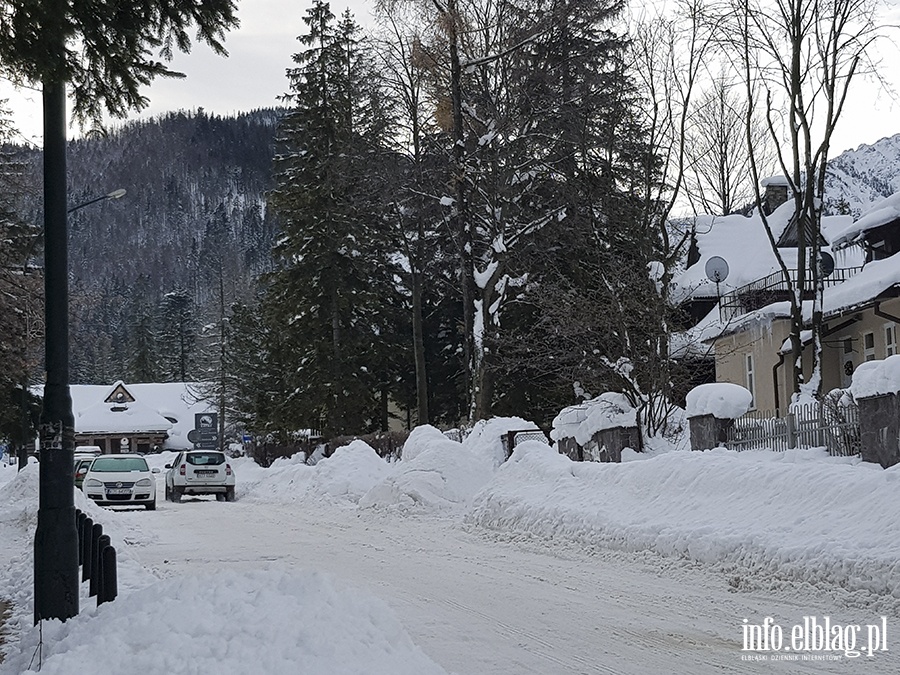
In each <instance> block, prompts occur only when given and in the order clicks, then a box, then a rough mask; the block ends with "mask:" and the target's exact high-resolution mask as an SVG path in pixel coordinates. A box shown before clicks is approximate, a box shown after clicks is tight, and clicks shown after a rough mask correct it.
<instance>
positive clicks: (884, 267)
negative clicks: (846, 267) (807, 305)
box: [822, 255, 900, 316]
mask: <svg viewBox="0 0 900 675" xmlns="http://www.w3.org/2000/svg"><path fill="white" fill-rule="evenodd" d="M896 284H900V255H894V256H891V257H890V258H885V259H883V260H873V261H871V262H868V263H866V265H865V267H863V268H862V270H861V271H860V272H859V273H858V274H855V275H853V276H852V277H850V278H849V279H847V280H846V281H844V282H842V283H840V284H837V285H836V286H830V287H828V288H826V289H825V291H824V293H823V295H822V308H823V310H824V312H825V315H826V316H828V315H830V314H836V313H838V312H841V311H845V310H848V309H853V308H855V307H858V306H860V305H863V304H865V303H867V302H869V301H871V300H872V299H874V298H876V297H877V296H879V295H881V294H882V293H883V292H884V291H886V290H887V289H889V288H890V287H891V286H894V285H896Z"/></svg>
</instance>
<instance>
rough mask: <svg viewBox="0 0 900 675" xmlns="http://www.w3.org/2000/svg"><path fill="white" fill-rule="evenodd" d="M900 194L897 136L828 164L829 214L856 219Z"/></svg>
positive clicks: (866, 146) (899, 154)
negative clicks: (881, 202)
mask: <svg viewBox="0 0 900 675" xmlns="http://www.w3.org/2000/svg"><path fill="white" fill-rule="evenodd" d="M897 191H900V134H896V135H894V136H890V137H888V138H882V139H881V140H880V141H876V142H875V143H873V144H872V145H866V144H863V145H860V146H859V147H858V148H856V150H847V151H846V152H844V153H841V154H840V155H838V156H837V157H835V158H834V159H832V160H831V161H830V162H829V163H828V178H827V179H826V183H825V193H826V195H827V196H826V201H827V203H828V205H829V207H830V209H831V211H832V212H845V213H846V212H849V213H850V214H852V215H853V216H857V217H858V216H859V215H860V214H861V213H863V212H865V211H867V210H868V209H869V208H870V207H871V206H872V205H873V204H875V203H876V202H878V201H881V200H882V199H884V198H885V197H888V196H889V195H891V194H893V193H894V192H897Z"/></svg>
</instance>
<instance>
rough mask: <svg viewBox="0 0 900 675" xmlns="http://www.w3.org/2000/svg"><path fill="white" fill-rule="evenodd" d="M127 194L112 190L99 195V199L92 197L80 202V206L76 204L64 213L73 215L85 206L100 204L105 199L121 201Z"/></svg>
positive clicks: (123, 190) (122, 190)
mask: <svg viewBox="0 0 900 675" xmlns="http://www.w3.org/2000/svg"><path fill="white" fill-rule="evenodd" d="M127 192H128V191H127V190H125V189H123V188H119V189H118V190H113V191H112V192H110V193H108V194H105V195H101V196H99V197H94V198H93V199H88V200H87V201H86V202H81V204H76V205H75V206H73V207H71V208H70V209H69V210H68V211H66V213H74V212H75V211H77V210H78V209H83V208H84V207H85V206H90V205H91V204H96V203H97V202H102V201H104V200H106V199H121V198H122V197H124V196H125V195H126V193H127Z"/></svg>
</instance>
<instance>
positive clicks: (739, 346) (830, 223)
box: [672, 177, 865, 410]
mask: <svg viewBox="0 0 900 675" xmlns="http://www.w3.org/2000/svg"><path fill="white" fill-rule="evenodd" d="M763 186H764V188H765V198H764V200H763V204H762V210H763V213H765V214H766V220H767V222H768V224H769V227H770V229H771V233H770V232H767V231H766V227H765V225H764V223H763V219H762V217H761V216H760V214H759V211H758V210H754V212H752V213H751V214H750V215H749V216H745V215H742V214H732V215H728V216H702V217H698V218H697V219H695V224H694V230H693V236H692V239H691V247H690V250H689V252H688V256H687V264H686V267H685V269H684V271H683V272H682V273H681V274H680V275H678V276H677V277H676V278H675V280H674V288H673V293H672V295H673V297H674V298H676V299H677V300H679V301H680V302H681V303H682V306H683V307H685V308H686V312H687V314H688V315H689V316H691V318H692V319H693V321H692V322H691V325H690V326H689V327H688V328H687V329H686V330H685V331H683V332H682V333H680V334H678V335H677V336H676V337H675V339H674V340H673V345H672V354H673V356H674V357H675V358H681V359H690V360H691V362H692V363H695V364H698V368H702V369H704V371H705V372H714V377H710V378H709V380H708V381H713V379H714V380H715V381H720V382H733V383H736V384H740V385H742V386H745V387H747V388H748V389H749V390H750V391H751V392H752V393H753V395H754V407H755V408H757V409H765V410H775V409H777V408H780V407H782V406H783V405H784V404H785V402H786V401H789V400H790V396H789V385H790V383H789V381H788V375H789V373H787V371H786V367H785V361H786V359H787V358H788V356H789V352H790V344H789V337H790V296H789V293H790V288H791V287H792V286H794V285H795V284H796V281H797V269H798V244H799V241H798V232H799V228H798V227H797V223H796V222H795V220H794V218H793V215H794V214H793V204H792V203H788V186H787V182H786V181H785V180H784V179H783V178H781V177H775V178H772V179H768V180H767V181H764V183H763ZM853 225H854V223H853V218H852V217H851V216H842V215H839V216H825V217H823V219H822V228H821V229H822V233H821V238H820V240H819V242H818V244H819V247H820V249H821V251H822V264H823V271H824V272H825V273H826V274H825V276H824V280H823V283H824V285H825V287H826V289H830V288H837V287H840V286H841V285H843V284H844V283H846V282H848V281H850V280H851V279H852V278H853V277H854V276H855V275H857V274H858V273H860V272H861V271H862V264H863V262H864V261H865V253H864V251H863V250H862V248H860V247H859V246H842V247H838V246H835V245H833V244H834V243H835V242H836V241H837V238H838V237H839V236H842V235H843V233H845V232H848V231H850V230H851V228H852V226H853ZM770 235H771V237H770ZM773 241H774V242H775V247H774V248H773V246H772V242H773ZM812 243H813V242H809V241H807V245H808V246H809V245H811V244H812ZM774 249H777V251H778V256H776V254H775V250H774ZM807 250H809V248H808V249H807ZM779 257H780V258H781V260H782V261H783V262H784V265H785V267H786V268H787V273H785V271H784V269H783V268H782V266H781V264H780V263H779V260H778V258H779ZM801 296H802V298H803V299H804V300H805V301H807V302H805V304H808V305H809V313H810V316H811V302H812V299H813V297H814V291H813V285H812V282H811V279H807V280H806V283H805V284H804V288H803V289H801ZM829 328H831V329H833V330H834V336H832V337H831V340H834V341H836V340H838V339H839V337H838V334H840V336H843V335H844V332H843V330H844V328H845V327H844V326H841V325H840V322H835V323H834V325H832V326H830V327H829ZM807 360H809V355H807ZM697 383H699V382H697Z"/></svg>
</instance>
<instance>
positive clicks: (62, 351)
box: [34, 77, 125, 623]
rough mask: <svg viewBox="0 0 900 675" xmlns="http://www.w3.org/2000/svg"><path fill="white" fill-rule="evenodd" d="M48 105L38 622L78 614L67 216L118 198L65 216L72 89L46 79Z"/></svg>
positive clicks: (36, 585) (36, 556) (36, 547)
mask: <svg viewBox="0 0 900 675" xmlns="http://www.w3.org/2000/svg"><path fill="white" fill-rule="evenodd" d="M43 103H44V305H45V310H44V311H45V367H46V371H47V380H46V383H45V385H44V405H43V410H42V411H41V421H40V443H41V456H40V476H39V489H40V495H39V503H38V523H37V531H36V532H35V536H34V622H35V623H37V622H38V621H40V620H41V619H62V620H63V621H65V620H66V619H68V618H70V617H73V616H75V615H77V614H78V532H77V530H76V527H75V497H74V491H73V483H72V467H73V465H74V461H75V417H74V415H73V414H72V397H71V395H70V393H69V275H68V269H69V255H68V227H67V214H68V213H71V212H72V211H76V210H77V209H79V208H82V207H83V206H87V205H88V204H93V203H94V202H98V201H100V200H102V199H118V198H119V197H121V196H122V195H124V194H125V191H124V190H116V191H115V192H111V193H109V194H108V195H104V196H103V197H98V198H96V199H92V200H89V201H87V202H84V203H83V204H79V205H78V206H76V207H74V208H71V209H69V208H67V204H66V202H67V196H66V87H65V82H64V81H63V80H62V79H60V78H49V77H48V78H47V79H46V80H45V82H44V87H43Z"/></svg>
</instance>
